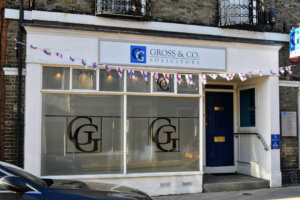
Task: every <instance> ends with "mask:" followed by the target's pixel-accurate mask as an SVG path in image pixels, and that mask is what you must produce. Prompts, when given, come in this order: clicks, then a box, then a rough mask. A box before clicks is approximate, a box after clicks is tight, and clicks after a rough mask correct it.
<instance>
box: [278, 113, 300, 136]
mask: <svg viewBox="0 0 300 200" xmlns="http://www.w3.org/2000/svg"><path fill="white" fill-rule="evenodd" d="M281 135H282V136H297V113H296V112H281Z"/></svg>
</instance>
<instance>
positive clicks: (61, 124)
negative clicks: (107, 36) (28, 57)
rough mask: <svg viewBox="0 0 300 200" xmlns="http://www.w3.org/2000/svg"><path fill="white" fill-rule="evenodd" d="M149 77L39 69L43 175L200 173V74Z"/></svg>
mask: <svg viewBox="0 0 300 200" xmlns="http://www.w3.org/2000/svg"><path fill="white" fill-rule="evenodd" d="M68 70H69V71H68ZM147 73H148V76H147V77H148V78H149V79H148V80H147V81H145V77H144V76H143V74H142V72H140V71H136V72H135V77H134V78H132V77H129V75H128V74H127V75H126V73H124V76H123V77H120V76H119V74H118V73H117V71H115V70H112V71H110V72H107V71H106V70H102V69H100V70H98V71H97V70H85V69H71V68H60V67H53V68H51V67H44V68H43V75H44V77H43V91H42V98H43V104H42V105H43V107H42V141H41V144H42V152H41V160H42V165H41V175H43V176H46V175H89V174H90V175H93V174H124V173H127V174H128V173H154V172H183V171H199V100H200V99H199V98H200V95H199V76H198V75H193V81H194V83H193V84H188V83H187V80H186V79H185V76H184V75H182V82H180V83H177V81H175V80H174V78H175V74H171V75H170V80H169V81H166V79H163V76H164V75H163V74H159V79H160V81H161V82H158V81H154V80H153V79H152V78H151V73H150V72H147ZM125 75H126V76H127V80H126V78H124V77H125ZM125 81H126V83H127V84H126V85H127V88H125V87H124V85H125V84H124V82H125ZM151 81H152V82H151ZM69 83H70V84H69ZM175 84H177V87H176V85H175ZM151 88H152V89H153V91H151ZM176 88H177V90H176ZM125 89H127V92H128V93H126V92H124V90H125ZM51 90H53V91H51ZM58 90H60V91H58ZM176 92H177V94H176ZM144 93H146V95H145V94H144ZM108 94H109V95H108ZM187 94H188V95H187ZM126 108H127V109H126ZM125 136H126V137H125ZM124 159H126V160H124Z"/></svg>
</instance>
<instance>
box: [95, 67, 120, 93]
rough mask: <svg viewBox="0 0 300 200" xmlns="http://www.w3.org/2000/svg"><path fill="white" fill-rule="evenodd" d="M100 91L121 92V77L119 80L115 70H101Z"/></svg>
mask: <svg viewBox="0 0 300 200" xmlns="http://www.w3.org/2000/svg"><path fill="white" fill-rule="evenodd" d="M100 91H123V76H122V78H121V77H120V76H119V74H118V72H117V71H116V70H111V71H110V72H107V71H106V70H105V69H101V70H100Z"/></svg>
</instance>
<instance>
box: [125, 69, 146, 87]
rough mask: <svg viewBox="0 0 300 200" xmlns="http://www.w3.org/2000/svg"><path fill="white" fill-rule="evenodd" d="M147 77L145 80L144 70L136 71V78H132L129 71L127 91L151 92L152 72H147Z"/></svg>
mask: <svg viewBox="0 0 300 200" xmlns="http://www.w3.org/2000/svg"><path fill="white" fill-rule="evenodd" d="M145 73H146V74H147V78H146V80H145V78H144V76H143V74H142V72H140V71H135V72H134V74H135V78H134V79H130V76H129V73H127V91H128V92H150V78H151V77H150V76H151V75H150V74H151V73H150V72H145Z"/></svg>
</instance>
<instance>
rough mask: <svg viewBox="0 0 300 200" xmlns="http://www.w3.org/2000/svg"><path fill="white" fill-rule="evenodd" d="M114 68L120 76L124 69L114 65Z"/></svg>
mask: <svg viewBox="0 0 300 200" xmlns="http://www.w3.org/2000/svg"><path fill="white" fill-rule="evenodd" d="M116 70H117V72H118V74H119V76H120V77H121V78H122V76H123V72H124V71H123V68H122V67H116Z"/></svg>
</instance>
